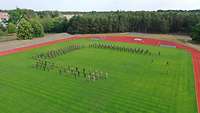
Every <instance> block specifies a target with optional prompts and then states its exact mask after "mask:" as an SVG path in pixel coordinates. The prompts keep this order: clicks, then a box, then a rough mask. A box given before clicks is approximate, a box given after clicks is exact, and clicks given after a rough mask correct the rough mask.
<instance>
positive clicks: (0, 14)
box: [0, 12, 9, 27]
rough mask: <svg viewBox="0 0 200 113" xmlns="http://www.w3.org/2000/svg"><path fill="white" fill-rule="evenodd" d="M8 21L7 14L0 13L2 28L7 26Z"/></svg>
mask: <svg viewBox="0 0 200 113" xmlns="http://www.w3.org/2000/svg"><path fill="white" fill-rule="evenodd" d="M8 20H9V14H8V13H7V12H0V25H2V26H3V27H6V26H7V24H8V23H7V21H8Z"/></svg>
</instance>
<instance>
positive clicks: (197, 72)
mask: <svg viewBox="0 0 200 113" xmlns="http://www.w3.org/2000/svg"><path fill="white" fill-rule="evenodd" d="M79 38H99V39H102V40H106V41H112V42H126V43H135V44H145V45H152V46H160V45H168V46H175V47H176V48H178V49H184V50H186V51H188V52H189V53H191V54H192V62H193V70H194V79H195V89H196V99H197V108H198V113H200V109H199V108H200V52H199V51H197V50H196V49H194V48H191V47H188V46H185V45H182V44H178V43H175V42H169V41H164V40H157V39H150V38H140V37H133V36H106V35H76V36H72V37H70V38H66V39H60V40H55V41H49V42H45V43H41V44H36V45H31V46H27V47H22V48H16V49H13V50H8V51H2V52H0V56H5V55H9V54H13V53H17V52H22V51H27V50H31V49H33V48H39V47H42V46H48V45H51V44H56V43H60V42H65V41H68V40H74V39H79ZM136 38H140V39H142V41H137V40H135V39H136Z"/></svg>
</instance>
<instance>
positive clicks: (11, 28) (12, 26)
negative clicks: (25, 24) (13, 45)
mask: <svg viewBox="0 0 200 113" xmlns="http://www.w3.org/2000/svg"><path fill="white" fill-rule="evenodd" d="M15 32H16V26H15V24H13V23H9V24H8V33H15Z"/></svg>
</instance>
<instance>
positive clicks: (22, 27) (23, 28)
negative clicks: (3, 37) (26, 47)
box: [17, 18, 33, 40]
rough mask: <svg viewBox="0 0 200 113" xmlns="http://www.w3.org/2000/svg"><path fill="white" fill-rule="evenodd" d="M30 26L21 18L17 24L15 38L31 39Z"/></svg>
mask: <svg viewBox="0 0 200 113" xmlns="http://www.w3.org/2000/svg"><path fill="white" fill-rule="evenodd" d="M32 32H33V30H32V26H31V24H30V22H28V21H27V20H25V19H24V18H22V19H21V20H20V22H19V23H18V25H17V37H18V38H17V39H19V40H27V39H32Z"/></svg>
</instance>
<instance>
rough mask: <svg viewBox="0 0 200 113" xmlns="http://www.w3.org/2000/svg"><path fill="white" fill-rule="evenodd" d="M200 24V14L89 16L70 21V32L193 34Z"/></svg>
mask: <svg viewBox="0 0 200 113" xmlns="http://www.w3.org/2000/svg"><path fill="white" fill-rule="evenodd" d="M199 22H200V12H197V13H196V12H175V11H174V12H173V11H172V12H145V11H141V12H120V11H118V12H105V13H98V12H92V13H87V14H85V15H83V16H76V17H73V18H72V19H71V20H69V27H68V31H69V32H70V33H75V34H76V33H105V32H145V33H187V34H188V33H190V32H191V31H192V27H193V26H195V25H196V24H197V23H199Z"/></svg>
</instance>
